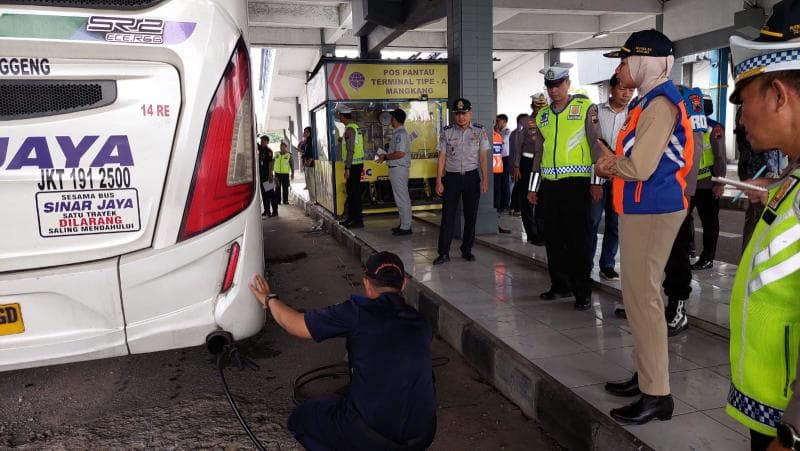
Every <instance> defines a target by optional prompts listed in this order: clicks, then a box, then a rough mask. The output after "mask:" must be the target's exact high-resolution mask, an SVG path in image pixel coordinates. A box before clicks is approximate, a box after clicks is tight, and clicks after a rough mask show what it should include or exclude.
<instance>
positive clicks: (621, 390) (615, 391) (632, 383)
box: [605, 373, 642, 398]
mask: <svg viewBox="0 0 800 451" xmlns="http://www.w3.org/2000/svg"><path fill="white" fill-rule="evenodd" d="M605 388H606V391H607V392H609V393H611V394H612V395H616V396H624V397H626V398H628V397H631V396H638V395H641V394H642V392H641V391H639V373H633V377H632V378H630V379H628V380H625V381H617V382H606V387H605Z"/></svg>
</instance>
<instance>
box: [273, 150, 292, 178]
mask: <svg viewBox="0 0 800 451" xmlns="http://www.w3.org/2000/svg"><path fill="white" fill-rule="evenodd" d="M290 158H292V156H291V155H290V154H289V152H286V153H285V154H281V153H277V154H275V173H276V174H288V173H289V172H290V167H289V159H290Z"/></svg>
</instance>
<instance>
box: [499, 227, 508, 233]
mask: <svg viewBox="0 0 800 451" xmlns="http://www.w3.org/2000/svg"><path fill="white" fill-rule="evenodd" d="M497 233H511V230H508V229H504V228H502V227H500V226H497Z"/></svg>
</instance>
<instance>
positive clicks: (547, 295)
mask: <svg viewBox="0 0 800 451" xmlns="http://www.w3.org/2000/svg"><path fill="white" fill-rule="evenodd" d="M570 296H572V293H570V292H569V291H557V290H555V289H553V288H551V289H550V291H545V292H544V293H542V294H540V295H539V298H540V299H544V300H545V301H552V300H555V299H561V298H568V297H570Z"/></svg>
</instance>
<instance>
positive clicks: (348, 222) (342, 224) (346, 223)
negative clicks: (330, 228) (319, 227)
mask: <svg viewBox="0 0 800 451" xmlns="http://www.w3.org/2000/svg"><path fill="white" fill-rule="evenodd" d="M351 222H353V221H351V220H349V219H345V220H344V221H339V225H340V226H342V227H347V226H348V225H350V223H351Z"/></svg>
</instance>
